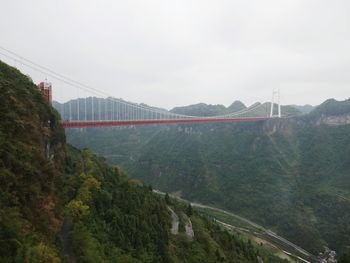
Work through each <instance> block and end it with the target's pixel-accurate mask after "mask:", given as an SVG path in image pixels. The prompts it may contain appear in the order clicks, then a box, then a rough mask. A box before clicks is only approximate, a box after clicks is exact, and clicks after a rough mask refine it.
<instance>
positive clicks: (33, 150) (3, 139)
mask: <svg viewBox="0 0 350 263" xmlns="http://www.w3.org/2000/svg"><path fill="white" fill-rule="evenodd" d="M0 101H1V104H0V119H1V121H0V262H56V263H59V262H94V263H96V262H257V260H258V255H260V258H263V259H264V260H265V261H266V262H283V261H282V260H280V259H278V258H275V257H274V256H271V255H269V254H267V253H265V252H264V251H263V250H261V249H260V248H258V247H257V246H255V245H254V244H252V243H251V242H247V241H245V240H242V239H241V238H240V237H239V236H234V235H232V234H229V233H228V232H226V231H224V230H223V229H222V228H220V227H219V226H217V225H215V224H214V223H213V222H212V221H209V220H207V219H205V218H203V217H201V216H199V215H198V214H196V213H187V217H188V218H190V219H189V220H191V221H192V225H193V230H194V237H192V238H189V237H187V235H186V234H185V233H184V231H183V229H179V233H178V234H176V235H172V234H171V233H170V227H171V213H170V212H169V209H170V208H171V207H172V208H173V209H175V208H174V205H175V204H174V203H172V202H171V201H169V200H164V198H163V197H161V196H158V195H156V194H154V193H153V192H152V189H151V187H149V186H145V185H143V183H141V182H140V181H138V180H134V179H130V178H128V177H127V176H126V175H125V174H124V173H123V172H122V171H121V170H120V168H118V167H116V166H114V167H111V166H108V165H107V164H106V161H105V160H104V159H103V158H100V157H97V156H95V155H93V154H92V152H91V151H90V150H88V149H84V150H83V151H79V150H77V149H75V148H73V147H71V146H69V145H66V143H65V134H64V130H63V129H62V127H61V125H60V122H59V117H58V114H57V112H56V111H55V110H54V109H53V108H52V107H50V106H49V105H48V103H47V102H46V101H45V100H44V98H43V96H42V95H41V94H40V93H39V91H38V90H37V88H36V86H35V85H34V84H33V83H32V81H31V80H30V79H29V78H28V77H26V76H24V75H22V74H20V72H19V71H17V70H16V69H14V68H11V67H9V66H7V65H6V64H4V63H2V62H0ZM177 207H178V208H177V212H178V213H179V214H180V213H185V212H186V210H184V211H182V210H181V206H177ZM179 207H180V208H179ZM179 209H180V210H179Z"/></svg>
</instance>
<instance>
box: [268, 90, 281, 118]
mask: <svg viewBox="0 0 350 263" xmlns="http://www.w3.org/2000/svg"><path fill="white" fill-rule="evenodd" d="M275 104H277V114H275V112H274V106H275ZM274 117H278V118H281V104H280V89H273V91H272V100H271V107H270V118H274Z"/></svg>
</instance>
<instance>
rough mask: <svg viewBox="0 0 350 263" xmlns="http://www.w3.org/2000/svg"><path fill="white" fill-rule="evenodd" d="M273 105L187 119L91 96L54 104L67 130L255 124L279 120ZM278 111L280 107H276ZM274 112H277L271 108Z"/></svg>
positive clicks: (259, 105)
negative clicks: (195, 124) (156, 125)
mask: <svg viewBox="0 0 350 263" xmlns="http://www.w3.org/2000/svg"><path fill="white" fill-rule="evenodd" d="M272 105H273V103H271V104H260V103H256V104H254V105H252V106H251V107H248V108H245V109H242V110H240V111H236V112H232V113H229V114H224V115H217V116H188V115H183V114H177V113H173V112H170V111H167V110H163V109H158V108H153V107H149V106H145V105H139V104H135V103H131V102H126V101H124V100H121V99H115V98H97V97H88V98H80V99H76V100H71V101H69V102H67V103H64V104H59V103H54V106H55V107H56V109H57V110H58V111H59V112H60V114H61V117H62V125H63V127H64V128H89V127H108V126H132V125H147V124H148V125H149V124H188V123H214V122H256V121H263V120H266V119H269V118H274V117H278V116H279V115H278V114H277V115H274V114H272V115H271V107H273V106H272ZM277 108H279V107H278V106H277ZM272 112H273V113H274V110H273V109H272Z"/></svg>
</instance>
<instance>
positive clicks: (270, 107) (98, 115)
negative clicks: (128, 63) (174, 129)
mask: <svg viewBox="0 0 350 263" xmlns="http://www.w3.org/2000/svg"><path fill="white" fill-rule="evenodd" d="M0 55H2V56H3V57H5V58H7V59H9V60H10V61H12V60H13V61H14V64H15V67H17V68H19V70H21V71H23V68H24V67H25V68H26V69H31V70H34V71H35V72H36V73H40V74H41V75H42V76H43V77H45V78H46V77H50V78H52V79H55V80H56V81H58V82H59V83H61V84H65V85H67V86H70V87H73V88H75V89H76V90H77V92H76V94H77V98H76V99H70V100H69V101H68V102H66V103H58V102H56V101H52V97H53V98H54V96H53V95H52V92H53V89H52V85H51V83H49V82H47V81H45V82H41V83H40V84H39V85H38V89H39V90H40V91H41V92H42V94H43V95H44V96H45V97H46V99H47V101H48V102H49V103H52V104H53V106H54V107H55V108H56V109H57V111H58V112H59V113H60V115H61V120H62V125H63V127H64V128H67V129H68V128H91V127H111V126H134V125H150V124H189V123H217V122H257V121H264V120H267V119H270V118H281V117H282V114H281V106H280V103H279V101H280V92H279V90H274V91H273V94H272V100H271V102H269V103H263V104H260V103H256V104H253V105H252V106H250V107H248V108H244V109H241V110H239V111H235V112H230V113H225V114H222V115H217V116H189V115H184V114H178V113H175V112H171V111H168V110H164V109H160V108H155V107H151V106H147V105H145V104H137V103H132V102H128V101H125V100H123V99H120V98H114V97H112V96H110V95H109V94H106V93H105V92H103V91H101V90H97V89H95V88H92V87H89V86H87V85H85V84H83V83H81V82H78V81H75V80H73V79H71V78H68V77H66V76H63V75H61V74H59V73H57V72H55V71H53V70H51V69H49V68H47V67H44V66H41V65H39V64H38V63H35V62H33V61H31V60H28V59H26V58H24V57H22V56H20V55H18V54H16V53H14V52H12V51H10V50H8V49H5V48H3V47H0ZM79 91H80V92H79ZM79 94H84V95H85V96H82V97H80V96H79Z"/></svg>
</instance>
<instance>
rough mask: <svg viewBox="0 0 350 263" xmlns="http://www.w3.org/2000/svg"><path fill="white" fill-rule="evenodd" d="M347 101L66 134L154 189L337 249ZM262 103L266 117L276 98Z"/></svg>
mask: <svg viewBox="0 0 350 263" xmlns="http://www.w3.org/2000/svg"><path fill="white" fill-rule="evenodd" d="M349 104H350V101H349V100H346V101H343V102H337V101H335V100H328V101H326V102H325V103H322V104H321V105H320V106H318V107H317V108H315V109H314V110H313V111H312V113H309V114H306V115H302V113H301V111H299V110H298V109H296V108H295V107H293V106H282V114H283V115H288V114H291V116H294V117H290V118H285V119H272V120H268V121H264V122H258V123H227V124H207V125H203V124H201V125H198V124H197V125H194V124H191V125H169V126H146V127H137V128H133V129H131V128H124V129H100V130H96V129H95V130H85V131H69V132H68V135H67V136H68V138H69V141H71V142H72V143H73V144H74V145H76V146H78V147H79V148H84V147H87V146H88V147H91V148H93V149H94V150H95V151H96V152H98V153H99V154H101V155H104V156H106V158H107V159H108V160H109V162H111V163H115V164H121V165H122V166H123V167H124V168H125V169H126V170H127V171H128V172H129V173H130V174H132V175H133V176H135V177H137V178H140V179H142V180H144V181H146V182H147V183H150V184H152V185H153V186H155V187H156V188H157V189H160V190H163V191H167V192H173V193H175V194H178V195H181V196H183V197H185V198H187V199H190V200H192V201H194V202H201V203H205V204H213V205H214V206H217V207H222V208H225V209H228V210H231V211H233V212H235V213H238V214H241V215H243V216H245V217H247V218H249V219H251V220H253V221H256V222H258V223H260V224H262V225H264V226H267V227H270V228H272V229H273V230H274V231H276V232H277V233H279V234H280V235H282V236H285V237H287V238H288V239H291V241H294V242H295V243H297V244H299V245H301V246H302V247H303V248H306V249H308V250H310V251H312V252H315V253H316V252H318V251H320V250H321V249H322V248H323V246H324V245H328V246H329V247H331V248H333V249H337V250H338V251H341V250H342V249H345V248H346V246H347V245H348V244H349V243H350V232H349V229H350V190H349V189H350V177H349V175H350V162H349V157H348V156H350V147H349V145H350V125H347V124H349V123H350V122H349V120H348V117H346V116H347V114H348V115H349V114H350V105H349ZM263 106H264V107H261V109H260V110H259V112H257V114H265V116H266V114H268V113H269V110H270V103H264V104H263ZM184 108H185V109H186V107H184ZM184 108H182V110H184ZM193 108H195V109H200V110H201V111H199V112H198V111H197V112H196V113H202V114H203V113H204V112H206V113H207V114H208V109H213V108H214V109H224V107H223V106H213V105H211V106H208V105H206V104H200V105H195V106H193V105H192V106H189V107H188V108H187V110H188V109H193ZM184 112H185V111H183V113H184ZM186 113H188V112H187V111H186ZM275 113H276V107H275ZM211 114H213V113H211ZM339 114H340V115H339ZM296 115H297V116H296ZM324 115H327V116H329V117H327V118H324ZM335 115H338V117H336V118H334V116H335ZM344 115H345V116H344ZM332 116H333V117H332ZM328 123H330V124H332V125H328ZM334 124H335V125H337V126H335V125H334ZM116 152H118V154H116Z"/></svg>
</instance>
